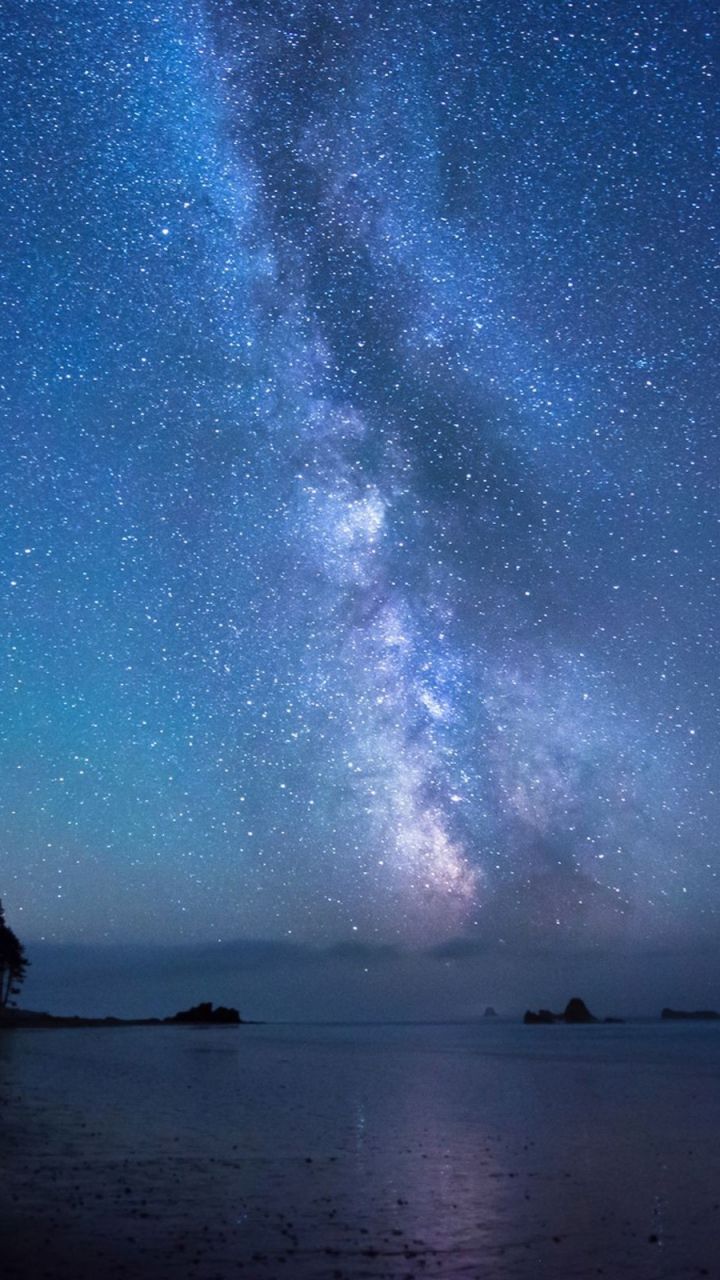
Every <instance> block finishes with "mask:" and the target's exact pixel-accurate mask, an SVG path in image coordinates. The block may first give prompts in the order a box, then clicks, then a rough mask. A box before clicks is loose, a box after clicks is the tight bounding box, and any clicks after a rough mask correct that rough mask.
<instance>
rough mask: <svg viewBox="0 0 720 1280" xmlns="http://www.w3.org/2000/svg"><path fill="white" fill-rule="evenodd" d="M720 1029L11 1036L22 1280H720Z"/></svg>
mask: <svg viewBox="0 0 720 1280" xmlns="http://www.w3.org/2000/svg"><path fill="white" fill-rule="evenodd" d="M719 1076H720V1027H718V1026H716V1025H701V1024H693V1025H682V1026H677V1025H663V1024H660V1023H650V1022H648V1023H628V1024H625V1025H616V1026H581V1027H565V1026H551V1027H523V1026H522V1025H520V1024H518V1023H517V1022H515V1021H512V1022H511V1021H504V1020H502V1019H499V1020H497V1021H494V1020H488V1021H486V1022H478V1023H473V1024H470V1023H468V1024H449V1025H446V1026H442V1025H437V1024H436V1025H425V1026H424V1025H394V1026H393V1025H375V1026H373V1025H364V1026H352V1025H347V1026H339V1025H334V1026H302V1025H289V1024H286V1025H278V1026H242V1027H237V1028H212V1027H211V1028H192V1027H154V1028H151V1027H127V1028H123V1027H119V1028H102V1029H93V1028H85V1029H77V1030H13V1031H6V1032H4V1033H3V1034H2V1036H0V1108H1V1111H0V1114H1V1116H2V1132H3V1178H2V1180H1V1182H0V1248H1V1250H2V1258H3V1268H2V1275H3V1277H8V1280H9V1278H11V1277H12V1278H13V1280H30V1277H32V1278H33V1280H35V1278H36V1277H42V1276H44V1277H52V1278H53V1280H54V1278H58V1280H59V1278H60V1277H63V1278H64V1277H67V1278H68V1280H70V1277H77V1278H78V1280H90V1277H97V1276H102V1277H103V1278H104V1280H110V1278H111V1277H124V1276H127V1277H130V1276H133V1277H137V1278H139V1280H145V1278H147V1280H165V1278H166V1277H168V1278H169V1277H170V1276H173V1277H178V1276H180V1277H184V1276H193V1277H198V1280H211V1278H212V1277H216V1278H217V1280H225V1277H229V1276H235V1275H246V1276H252V1277H258V1280H262V1278H266V1280H267V1278H270V1277H276V1276H287V1277H299V1278H300V1280H310V1278H315V1277H318V1280H320V1278H322V1280H325V1278H326V1277H328V1278H332V1280H340V1278H341V1277H353V1278H359V1277H383V1276H386V1277H392V1278H393V1280H395V1278H396V1277H409V1276H413V1277H419V1276H441V1277H454V1276H458V1277H460V1276H463V1277H489V1278H490V1277H491V1278H492V1280H504V1278H505V1277H507V1278H508V1280H509V1278H510V1277H517V1278H522V1280H531V1277H532V1278H537V1277H541V1278H542V1277H547V1278H548V1280H549V1278H550V1277H559V1276H563V1277H565V1276H573V1277H590V1276H601V1275H604V1276H607V1277H613V1278H614V1277H624V1276H627V1277H635V1278H637V1280H641V1278H642V1280H645V1278H647V1280H650V1278H651V1277H658V1278H661V1277H667V1280H670V1278H671V1277H673V1278H675V1277H685V1276H687V1277H689V1276H695V1277H696V1276H702V1275H706V1276H717V1275H718V1274H720V1271H719V1269H718V1264H717V1261H716V1251H717V1239H718V1237H719V1236H720V1141H719V1139H720V1090H718V1087H717V1081H718V1078H719Z"/></svg>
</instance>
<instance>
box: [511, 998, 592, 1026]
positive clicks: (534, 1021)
mask: <svg viewBox="0 0 720 1280" xmlns="http://www.w3.org/2000/svg"><path fill="white" fill-rule="evenodd" d="M597 1021H598V1019H597V1018H595V1017H594V1016H593V1015H592V1014H591V1012H590V1010H589V1009H588V1007H587V1005H586V1004H585V1001H584V1000H581V999H580V997H579V996H573V997H572V999H571V1000H568V1002H567V1004H566V1006H565V1011H564V1012H563V1013H552V1012H551V1010H550V1009H539V1010H538V1012H537V1013H534V1012H533V1010H532V1009H528V1010H527V1012H526V1014H525V1017H524V1018H523V1022H524V1023H525V1024H526V1025H527V1026H538V1025H545V1026H547V1025H549V1024H551V1023H553V1022H567V1023H583V1022H597Z"/></svg>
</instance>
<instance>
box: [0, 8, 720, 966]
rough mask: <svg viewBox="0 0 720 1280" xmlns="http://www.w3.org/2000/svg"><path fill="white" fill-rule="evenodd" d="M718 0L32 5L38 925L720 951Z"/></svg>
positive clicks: (32, 592) (16, 159)
mask: <svg viewBox="0 0 720 1280" xmlns="http://www.w3.org/2000/svg"><path fill="white" fill-rule="evenodd" d="M713 8H714V6H711V5H710V4H708V3H699V2H698V0H683V3H682V4H680V3H659V2H657V0H648V2H647V3H640V4H638V3H633V2H632V0H630V2H629V3H626V2H625V0H623V3H619V2H618V0H587V2H585V0H578V2H577V3H571V2H567V3H560V2H557V0H556V2H554V3H543V2H542V0H532V2H529V0H528V2H527V3H522V2H521V0H516V2H513V3H507V0H486V2H482V3H471V2H467V3H465V2H464V0H457V2H454V0H401V2H397V3H396V2H394V0H383V2H382V3H373V2H372V0H345V2H343V0H338V2H337V3H334V2H331V0H321V2H313V0H226V2H225V3H222V2H221V0H158V2H157V3H150V2H149V0H92V3H90V0H62V3H60V2H59V0H17V3H15V4H13V5H12V6H10V8H9V9H8V11H7V12H6V14H5V17H4V33H3V36H2V44H1V46H0V55H1V57H2V78H3V99H4V104H5V108H6V111H5V124H4V126H3V136H2V144H1V150H0V164H1V169H2V213H1V215H0V216H1V220H2V229H3V235H2V243H3V246H4V252H3V257H4V262H5V267H4V272H3V284H2V301H3V312H2V315H3V318H2V324H1V325H0V344H1V345H2V359H1V360H0V376H1V379H2V406H3V427H2V448H1V463H2V474H1V477H0V494H1V500H2V501H1V508H0V510H1V521H2V525H1V528H2V533H1V546H2V561H1V564H2V588H1V589H2V616H1V626H2V633H3V663H2V675H1V680H2V693H1V700H0V706H1V707H2V716H1V720H0V730H1V737H0V750H1V752H2V769H1V771H0V810H1V813H2V850H1V853H0V894H1V895H2V898H3V900H4V903H5V907H6V911H7V916H8V921H9V923H11V924H12V925H13V927H14V928H15V929H16V931H17V932H18V933H20V934H21V936H22V937H23V939H24V940H25V941H26V943H27V944H28V946H29V949H31V947H30V944H31V943H32V941H33V940H36V941H39V940H40V939H42V938H44V939H46V940H47V941H48V942H51V941H54V942H58V943H70V942H77V941H80V940H86V941H90V942H92V943H99V942H103V941H106V942H108V943H126V942H133V943H137V944H149V943H158V942H160V943H164V944H173V945H175V944H177V945H180V944H210V943H213V944H215V943H217V941H218V940H221V941H223V942H226V943H228V942H230V941H232V940H236V939H251V938H252V939H267V940H269V941H270V942H274V943H279V942H281V941H283V940H284V941H285V942H287V943H288V944H297V945H298V946H300V947H305V948H307V947H308V946H317V947H323V948H333V947H337V946H338V944H348V945H350V944H357V947H358V948H360V949H362V948H372V947H373V946H375V945H377V947H378V949H380V948H381V947H382V946H383V945H385V946H389V945H391V944H392V946H394V947H398V948H400V949H401V950H402V949H404V948H409V949H413V948H435V949H436V953H437V954H439V955H442V954H445V952H443V948H450V951H449V952H447V954H452V949H453V947H455V948H460V950H462V947H463V945H466V946H467V947H468V948H469V949H471V950H472V948H473V947H475V946H477V947H479V948H481V947H483V946H489V947H507V948H509V949H512V948H513V947H527V946H535V945H536V946H539V947H544V948H549V949H550V950H552V949H553V948H554V947H557V948H558V949H559V951H561V950H562V949H563V948H567V947H572V946H577V947H581V948H584V949H592V948H593V947H597V948H604V949H608V948H610V949H611V950H612V949H613V948H616V947H623V948H624V947H627V946H637V947H638V948H643V947H644V948H651V947H653V946H657V947H673V946H678V947H685V948H687V947H690V948H692V947H697V948H698V949H700V948H702V947H703V946H704V945H706V944H707V943H708V941H709V940H711V939H713V938H714V936H715V934H716V931H717V923H718V913H719V911H720V881H719V879H718V871H719V869H720V859H719V858H718V830H719V829H720V805H719V804H718V764H719V763H720V734H719V733H718V699H717V690H718V645H717V620H718V617H719V616H720V613H719V605H720V602H719V600H718V594H719V593H718V542H719V541H720V537H719V535H720V527H719V524H718V516H719V514H720V504H719V503H718V478H719V476H720V448H719V445H718V435H717V428H716V413H715V406H716V404H717V400H718V362H717V349H716V343H715V342H714V341H713V339H714V337H715V334H716V315H717V313H716V311H715V310H714V296H713V281H714V279H716V278H717V227H716V224H715V221H714V219H715V215H716V213H717V204H716V192H715V189H714V178H713V167H712V166H713V160H714V159H715V156H714V149H713V148H714V128H713V126H714V123H715V119H714V117H715V118H716V98H715V90H714V87H713V80H712V78H711V73H712V66H711V63H712V58H713V53H714V49H716V48H717V39H718V32H717V30H716V29H714V17H713V12H712V10H713ZM463 940H465V941H464V942H463ZM438 948H439V949H440V950H439V951H437V949H438ZM328 954H330V955H332V954H333V952H332V951H330V952H329V953H328ZM358 954H359V953H358Z"/></svg>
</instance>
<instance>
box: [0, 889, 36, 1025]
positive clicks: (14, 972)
mask: <svg viewBox="0 0 720 1280" xmlns="http://www.w3.org/2000/svg"><path fill="white" fill-rule="evenodd" d="M29 963H30V962H29V960H28V958H27V956H26V955H25V951H24V948H23V945H22V943H21V942H20V939H19V938H18V937H17V935H16V934H15V933H13V931H12V929H11V928H10V926H9V925H7V924H6V923H5V912H4V911H3V905H2V902H0V1009H4V1008H5V1006H6V1005H8V1004H12V1003H13V1002H12V1001H11V999H10V997H11V996H16V995H17V994H18V992H19V990H20V986H21V984H22V981H23V978H24V977H25V970H26V969H27V967H28V964H29Z"/></svg>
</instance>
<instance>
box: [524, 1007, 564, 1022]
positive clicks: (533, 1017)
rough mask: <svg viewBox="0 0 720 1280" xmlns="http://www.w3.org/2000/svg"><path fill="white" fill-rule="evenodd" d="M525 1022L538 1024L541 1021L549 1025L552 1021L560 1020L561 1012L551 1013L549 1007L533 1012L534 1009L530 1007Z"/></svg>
mask: <svg viewBox="0 0 720 1280" xmlns="http://www.w3.org/2000/svg"><path fill="white" fill-rule="evenodd" d="M523 1022H524V1023H525V1024H526V1025H527V1026H537V1025H538V1024H541V1023H542V1024H545V1025H547V1024H548V1023H551V1022H560V1014H559V1013H551V1012H550V1010H549V1009H539V1010H538V1012H537V1013H533V1011H532V1009H528V1010H527V1011H526V1013H525V1017H524V1018H523Z"/></svg>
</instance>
